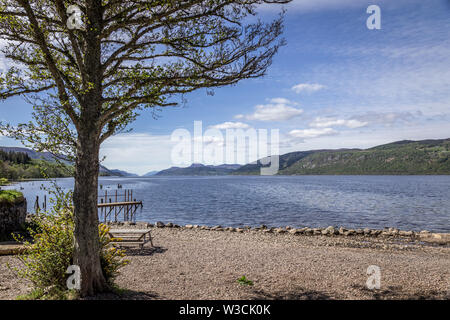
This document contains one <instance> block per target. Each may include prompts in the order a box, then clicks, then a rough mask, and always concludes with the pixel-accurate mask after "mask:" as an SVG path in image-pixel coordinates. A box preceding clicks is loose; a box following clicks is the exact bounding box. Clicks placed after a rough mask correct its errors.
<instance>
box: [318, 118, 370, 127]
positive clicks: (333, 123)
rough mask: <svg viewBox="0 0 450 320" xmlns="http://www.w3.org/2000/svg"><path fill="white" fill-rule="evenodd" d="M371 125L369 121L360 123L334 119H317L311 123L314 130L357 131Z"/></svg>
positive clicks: (354, 120) (353, 120)
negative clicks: (340, 128) (335, 128)
mask: <svg viewBox="0 0 450 320" xmlns="http://www.w3.org/2000/svg"><path fill="white" fill-rule="evenodd" d="M368 124H369V122H367V121H359V120H356V119H350V120H344V119H334V118H320V117H319V118H316V119H315V120H314V121H313V122H311V123H310V126H311V127H313V128H327V127H347V128H350V129H356V128H361V127H365V126H367V125H368Z"/></svg>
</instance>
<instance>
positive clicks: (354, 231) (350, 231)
mask: <svg viewBox="0 0 450 320" xmlns="http://www.w3.org/2000/svg"><path fill="white" fill-rule="evenodd" d="M346 233H347V234H346V235H347V236H354V235H355V234H356V230H353V229H350V230H348V231H347V232H346Z"/></svg>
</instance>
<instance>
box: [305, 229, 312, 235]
mask: <svg viewBox="0 0 450 320" xmlns="http://www.w3.org/2000/svg"><path fill="white" fill-rule="evenodd" d="M304 233H305V234H306V235H308V236H311V235H313V234H314V230H313V229H310V228H306V230H305V232H304Z"/></svg>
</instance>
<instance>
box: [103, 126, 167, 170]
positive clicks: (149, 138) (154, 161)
mask: <svg viewBox="0 0 450 320" xmlns="http://www.w3.org/2000/svg"><path fill="white" fill-rule="evenodd" d="M173 145H174V143H172V142H171V139H170V135H151V134H148V133H129V134H119V135H117V136H113V137H111V138H109V139H108V140H106V141H105V143H104V144H103V145H102V148H101V151H100V155H101V157H103V156H106V159H105V161H104V162H103V163H102V165H104V166H106V167H107V168H109V169H121V170H126V171H128V172H131V173H137V174H145V173H147V172H149V171H153V170H162V169H166V168H168V167H169V166H170V165H171V157H170V155H171V150H172V147H173Z"/></svg>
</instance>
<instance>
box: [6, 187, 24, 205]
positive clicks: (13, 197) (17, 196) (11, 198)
mask: <svg viewBox="0 0 450 320" xmlns="http://www.w3.org/2000/svg"><path fill="white" fill-rule="evenodd" d="M23 200H24V197H23V193H22V192H19V191H16V190H0V204H3V203H8V204H16V203H20V202H22V201H23Z"/></svg>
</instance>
